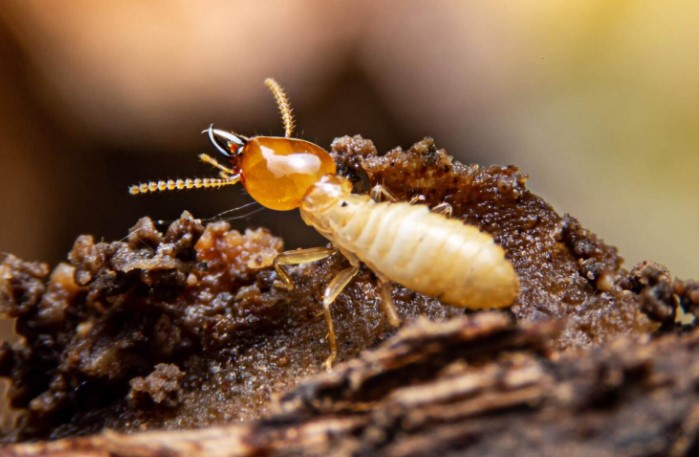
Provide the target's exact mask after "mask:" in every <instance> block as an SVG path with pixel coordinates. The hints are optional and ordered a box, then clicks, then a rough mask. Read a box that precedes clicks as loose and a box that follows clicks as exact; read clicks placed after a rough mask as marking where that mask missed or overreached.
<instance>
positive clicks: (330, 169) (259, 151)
mask: <svg viewBox="0 0 699 457" xmlns="http://www.w3.org/2000/svg"><path fill="white" fill-rule="evenodd" d="M265 84H266V85H267V87H269V89H270V90H271V91H272V94H273V95H274V98H275V99H276V100H277V104H278V105H279V110H280V112H281V114H282V120H283V122H284V132H285V136H284V137H275V136H254V137H250V138H248V137H245V136H243V135H239V134H236V133H231V132H226V131H225V130H220V129H215V128H214V127H213V125H211V126H209V128H208V129H207V130H204V132H202V133H206V134H208V136H209V139H210V140H211V143H212V144H213V145H214V147H215V148H216V149H217V150H218V151H219V152H220V153H221V154H223V155H224V156H226V157H227V158H228V159H229V160H230V162H231V166H230V167H226V166H224V165H221V164H220V163H218V161H216V160H215V159H213V158H212V157H210V156H209V155H207V154H201V155H200V156H199V158H200V159H201V160H202V161H203V162H206V163H208V164H209V165H212V166H213V167H215V168H216V169H218V170H219V172H220V173H219V176H220V177H218V178H189V179H176V180H175V179H170V180H166V181H165V180H163V181H150V182H146V183H143V184H137V185H134V186H131V187H130V188H129V192H130V193H131V194H133V195H137V194H145V193H149V192H157V191H165V190H176V189H212V188H218V187H223V186H230V185H234V184H236V183H238V182H242V183H243V186H245V190H247V191H248V193H249V194H250V196H251V197H252V198H254V199H255V200H257V202H258V203H260V204H261V205H263V206H266V207H267V208H271V209H276V210H279V211H285V210H290V209H295V208H298V207H299V206H301V203H302V201H303V198H304V197H305V196H306V194H307V193H309V192H310V191H311V189H312V188H313V186H314V185H315V184H316V183H317V182H318V181H319V180H320V179H321V178H322V177H324V176H326V175H335V173H336V172H337V170H336V167H335V162H334V161H333V159H332V157H330V154H328V152H327V151H325V150H324V149H323V148H321V147H320V146H318V145H315V144H313V143H311V142H308V141H304V140H300V139H298V138H291V134H292V133H293V128H294V119H293V116H292V113H291V106H290V104H289V100H288V99H287V97H286V94H285V93H284V91H283V90H282V88H281V86H279V84H278V83H277V82H276V81H274V80H273V79H267V80H265Z"/></svg>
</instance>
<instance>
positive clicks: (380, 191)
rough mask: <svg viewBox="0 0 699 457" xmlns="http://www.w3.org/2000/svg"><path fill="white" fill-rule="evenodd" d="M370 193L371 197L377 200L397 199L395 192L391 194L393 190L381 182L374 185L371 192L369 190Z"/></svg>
mask: <svg viewBox="0 0 699 457" xmlns="http://www.w3.org/2000/svg"><path fill="white" fill-rule="evenodd" d="M369 195H370V196H371V199H372V200H374V201H375V202H382V201H384V200H386V201H389V202H395V201H396V197H394V196H393V194H391V192H389V191H388V189H386V188H385V187H384V186H382V185H381V184H377V185H375V186H374V187H372V188H371V192H369Z"/></svg>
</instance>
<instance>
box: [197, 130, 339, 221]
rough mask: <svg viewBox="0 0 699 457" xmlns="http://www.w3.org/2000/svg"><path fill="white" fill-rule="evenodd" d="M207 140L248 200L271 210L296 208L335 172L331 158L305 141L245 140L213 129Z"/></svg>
mask: <svg viewBox="0 0 699 457" xmlns="http://www.w3.org/2000/svg"><path fill="white" fill-rule="evenodd" d="M209 137H210V138H211V141H212V143H213V144H214V146H216V148H217V149H218V150H219V151H220V152H221V153H223V154H225V155H227V156H229V157H230V159H231V163H232V165H233V169H234V170H235V171H237V172H238V173H239V174H240V180H241V181H242V183H243V186H245V190H247V191H248V193H249V194H250V196H251V197H252V198H254V199H255V200H257V202H258V203H260V204H261V205H263V206H266V207H268V208H271V209H275V210H279V211H285V210H290V209H295V208H298V207H299V206H301V202H302V200H303V198H304V196H305V195H306V194H307V193H308V191H309V190H310V189H311V187H313V185H314V184H315V183H316V182H318V181H319V180H320V179H321V178H322V177H323V176H325V175H334V174H335V172H336V169H335V162H334V161H333V159H332V157H330V154H328V153H327V151H325V150H324V149H323V148H321V147H320V146H317V145H315V144H313V143H311V142H308V141H304V140H299V139H297V138H285V137H273V136H257V137H252V138H245V137H242V136H239V135H235V134H233V133H229V132H225V131H222V130H218V129H213V128H210V129H209ZM221 140H223V141H225V147H224V145H223V144H221Z"/></svg>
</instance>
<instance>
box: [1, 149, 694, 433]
mask: <svg viewBox="0 0 699 457" xmlns="http://www.w3.org/2000/svg"><path fill="white" fill-rule="evenodd" d="M331 152H332V154H333V156H334V158H335V160H336V162H337V163H338V165H339V171H340V172H341V173H343V174H346V175H349V176H350V177H351V178H352V179H353V181H354V182H355V185H356V188H357V190H358V191H366V190H367V189H368V188H369V187H370V186H371V185H373V184H377V183H381V184H383V185H384V186H385V187H386V188H387V189H388V190H389V191H390V192H391V193H392V194H393V195H394V196H396V197H398V198H399V199H400V200H410V199H413V198H417V199H419V200H421V201H422V202H424V203H427V204H429V205H431V206H432V205H435V204H437V203H440V202H448V203H450V204H451V205H452V206H453V209H454V217H457V218H460V219H462V220H463V221H464V222H465V223H468V224H474V225H477V226H478V227H480V228H481V229H482V230H483V231H485V232H488V233H490V234H492V235H493V237H494V238H495V240H496V241H497V242H498V243H499V244H501V245H502V246H503V247H504V248H505V250H506V252H507V257H508V258H509V259H510V260H511V261H512V262H513V264H514V266H515V269H516V271H517V273H518V274H519V276H520V282H521V292H520V296H519V299H518V300H517V302H516V303H515V304H514V306H513V307H512V308H511V311H508V312H509V313H511V316H512V318H513V319H514V322H524V321H548V320H550V319H552V318H553V319H556V320H557V321H558V320H560V322H559V324H557V325H558V326H559V327H557V328H559V331H557V332H553V333H551V334H550V335H549V336H548V338H546V339H545V346H546V350H547V351H552V352H554V353H555V352H556V351H560V350H576V349H580V348H589V347H595V346H600V345H601V344H602V343H605V342H607V341H610V340H611V339H613V338H617V337H619V336H620V335H625V336H628V337H634V336H636V337H643V336H644V335H650V334H652V333H654V332H655V333H663V332H665V333H667V332H670V331H673V330H675V329H677V328H678V324H675V321H676V317H677V308H678V304H679V306H680V308H683V312H685V313H694V312H696V310H697V309H698V308H699V285H698V284H697V283H696V282H692V281H679V280H675V279H673V278H672V277H671V276H670V275H669V273H668V272H667V271H665V270H664V269H663V268H662V267H660V266H658V265H656V264H653V263H646V264H642V265H640V266H638V267H636V268H634V269H633V271H632V272H628V271H626V270H625V269H623V268H621V263H622V259H621V258H620V257H619V256H618V254H617V252H616V249H615V248H613V247H610V246H607V245H606V244H604V243H603V242H602V241H601V240H599V239H598V238H597V237H596V236H595V235H594V234H592V233H590V232H589V231H587V230H585V229H584V228H583V227H582V226H581V225H580V224H579V223H578V221H577V220H575V219H574V218H572V217H570V216H567V215H566V216H563V217H561V216H559V215H558V214H557V213H556V212H555V211H554V210H553V209H552V208H551V206H550V205H548V204H547V203H546V202H544V201H543V200H542V199H541V198H539V197H537V196H536V195H534V194H532V193H530V192H529V191H528V190H527V189H526V187H525V182H526V176H525V175H523V174H521V173H519V172H518V170H517V169H516V168H515V167H487V168H483V167H479V166H476V165H472V166H467V165H462V164H459V163H456V162H452V160H451V158H450V157H449V156H448V155H447V154H446V153H445V152H444V151H439V150H437V149H436V147H435V146H434V143H433V142H432V140H430V139H425V140H423V141H421V142H420V143H417V144H416V145H415V146H413V147H412V148H411V149H410V150H408V151H402V150H400V149H396V150H393V151H390V152H389V153H387V154H385V155H383V156H379V155H378V154H377V152H376V150H375V148H374V147H373V145H372V143H371V142H370V141H368V140H364V139H362V138H360V137H343V138H340V139H338V140H336V141H335V142H334V143H333V146H332V150H331ZM281 235H283V234H281ZM282 250H283V247H282V241H281V239H279V238H276V237H275V236H272V235H271V234H269V233H268V232H267V231H265V230H264V229H258V230H247V231H245V232H244V233H240V232H237V231H235V230H231V228H230V227H229V226H228V224H226V223H223V222H219V223H214V224H210V225H209V226H207V227H203V226H202V225H201V223H200V222H198V221H197V220H196V219H194V218H192V216H191V215H189V214H187V213H185V214H183V216H182V217H181V218H180V219H179V220H177V221H175V222H174V223H173V224H172V225H171V226H170V227H169V228H168V229H167V231H165V233H161V232H160V231H158V230H157V229H156V228H155V226H154V224H153V222H152V221H150V220H149V219H148V218H144V219H141V220H140V221H139V222H138V224H137V225H136V226H135V227H134V229H133V230H132V231H131V234H130V235H129V237H128V238H127V239H126V240H124V241H118V242H111V243H105V242H100V243H96V242H94V240H93V239H92V237H90V236H81V237H79V238H78V239H77V240H76V242H75V245H74V247H73V249H72V251H71V252H70V254H69V256H68V259H69V262H67V263H64V264H60V265H58V266H57V267H56V268H54V270H53V271H52V272H51V271H50V269H49V267H48V266H46V265H44V264H41V263H35V262H24V261H22V260H20V259H17V258H15V257H13V256H8V257H7V258H6V259H5V260H4V261H3V262H2V264H1V265H0V312H2V313H4V314H6V315H8V316H11V317H15V318H17V321H16V329H17V332H18V334H20V335H21V336H22V337H23V339H22V340H21V341H20V342H19V343H16V344H13V345H10V344H7V343H6V344H4V345H3V347H2V348H1V349H0V374H2V375H3V376H7V377H9V378H10V379H11V380H12V387H11V389H10V398H11V402H12V405H13V406H14V407H16V408H23V409H25V412H24V414H23V416H22V419H21V421H20V423H19V424H18V426H17V427H15V428H14V429H13V430H12V431H11V432H10V433H9V434H7V435H6V436H5V441H7V442H9V441H17V440H27V439H55V438H60V437H65V436H72V435H85V434H89V433H93V432H97V431H99V430H101V429H102V428H104V427H109V428H111V429H115V430H119V431H135V430H147V429H154V428H166V429H181V428H190V427H203V426H210V425H213V424H224V423H235V422H240V421H250V420H252V419H256V418H259V417H262V416H265V415H267V414H269V404H270V403H269V401H270V399H271V398H272V397H273V396H275V395H281V394H283V393H285V392H288V391H290V390H291V389H293V388H294V387H295V386H296V385H297V384H298V383H299V382H301V381H302V380H304V379H306V378H308V377H309V376H311V375H314V374H316V373H318V372H320V371H321V363H322V362H323V360H325V358H326V357H327V355H328V346H327V340H326V333H327V328H326V326H325V322H324V320H323V318H322V316H321V315H320V300H319V298H320V296H321V294H322V291H323V288H324V286H325V285H326V284H327V283H328V281H330V279H331V278H332V277H333V276H334V274H336V273H337V272H338V271H339V270H340V269H341V268H342V267H343V266H344V263H343V259H341V258H337V257H333V258H330V259H328V260H326V261H321V262H317V263H314V264H308V265H303V266H300V267H295V268H292V269H291V272H292V276H293V278H294V281H295V284H296V287H295V288H294V289H293V290H291V291H288V290H286V289H285V288H283V287H280V283H279V281H278V278H277V275H276V273H275V272H274V270H273V269H272V268H271V264H272V260H273V259H274V257H275V255H276V254H277V253H278V252H281V251H282ZM434 267H435V268H439V266H438V265H435V266H434ZM464 267H467V266H464ZM376 286H377V282H376V278H375V277H374V275H373V273H371V272H370V271H369V270H367V269H363V270H362V271H361V273H360V274H359V275H358V276H357V278H356V279H355V280H354V281H353V282H352V283H351V284H350V286H349V287H348V288H347V289H346V291H345V292H344V293H343V294H341V295H340V296H339V297H338V299H337V301H336V302H335V304H334V305H333V311H332V312H333V316H334V321H335V325H336V333H337V338H338V344H339V354H338V361H339V362H341V361H343V360H350V359H353V358H355V357H357V356H358V355H359V354H360V352H361V351H362V350H364V349H366V348H371V347H374V346H375V345H377V344H379V343H380V342H381V341H383V340H385V339H386V338H388V337H389V336H391V335H392V334H393V333H395V330H394V329H392V328H391V327H389V326H388V325H387V324H386V323H385V320H384V317H383V315H382V313H381V310H380V307H379V302H380V299H379V293H378V290H377V287H376ZM394 299H395V302H396V308H397V310H398V312H399V314H400V315H401V317H402V318H403V320H404V323H405V324H406V325H407V324H408V323H409V322H411V321H412V320H413V319H414V318H417V317H418V316H425V317H427V318H429V319H432V320H436V321H442V320H446V319H448V318H453V317H455V316H458V315H461V314H463V311H462V310H460V309H456V308H452V307H448V306H444V305H442V304H441V303H439V302H438V301H437V300H435V299H432V298H429V297H425V296H422V295H420V294H417V293H415V292H412V291H410V290H407V289H405V288H402V287H398V286H397V287H395V288H394ZM469 312H473V311H469Z"/></svg>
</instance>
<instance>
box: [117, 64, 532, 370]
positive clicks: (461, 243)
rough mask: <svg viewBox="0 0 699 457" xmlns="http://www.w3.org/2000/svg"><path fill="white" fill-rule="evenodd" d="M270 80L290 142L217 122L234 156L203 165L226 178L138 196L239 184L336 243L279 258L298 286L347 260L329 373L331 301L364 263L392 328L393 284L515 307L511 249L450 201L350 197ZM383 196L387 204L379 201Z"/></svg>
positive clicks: (338, 280) (462, 302)
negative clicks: (335, 259)
mask: <svg viewBox="0 0 699 457" xmlns="http://www.w3.org/2000/svg"><path fill="white" fill-rule="evenodd" d="M265 84H266V85H267V87H268V88H269V89H270V90H271V92H272V94H273V95H274V98H275V99H276V101H277V105H278V106H279V110H280V111H281V115H282V121H283V124H284V129H285V135H284V137H273V136H254V137H249V138H248V137H245V136H243V135H240V134H237V133H231V132H227V131H223V130H219V129H215V128H213V125H212V126H210V127H209V128H208V129H207V130H205V131H204V132H203V133H208V135H209V138H210V140H211V142H212V143H213V145H214V147H215V148H216V149H217V150H218V151H219V152H221V153H222V154H223V155H224V156H227V157H229V158H230V161H231V167H230V168H229V167H226V166H224V165H221V164H220V163H219V162H218V161H217V160H216V159H214V158H212V157H210V156H209V155H207V154H201V155H200V156H199V158H200V160H202V161H203V162H205V163H207V164H209V165H212V166H213V167H215V168H216V169H218V170H219V172H220V177H219V178H205V179H199V178H195V179H176V180H166V181H152V182H148V183H144V184H138V185H134V186H131V187H130V188H129V192H130V193H131V194H132V195H137V194H144V193H149V192H157V191H165V190H177V189H199V188H218V187H224V186H229V185H233V184H236V183H238V182H242V184H243V186H244V187H245V189H246V190H247V191H248V193H249V194H250V196H252V198H254V199H255V200H256V201H257V202H258V203H260V204H261V205H263V206H266V207H268V208H271V209H275V210H279V211H285V210H291V209H295V208H299V210H300V213H301V217H302V218H303V220H304V222H305V223H306V224H308V225H310V226H312V227H313V228H315V229H316V230H317V231H318V232H319V233H320V234H321V235H323V236H324V237H325V238H327V239H328V240H329V241H330V242H331V243H332V247H331V248H325V247H318V248H310V249H297V250H293V251H286V252H283V253H281V254H279V255H278V256H277V257H276V258H275V260H274V269H275V270H276V272H277V274H278V275H279V277H280V278H281V279H282V281H283V282H284V283H285V284H286V286H287V287H288V288H292V287H293V281H292V279H291V277H290V276H289V274H288V273H287V271H286V270H285V269H284V266H286V265H299V264H304V263H309V262H315V261H317V260H321V259H323V258H326V257H328V256H330V255H333V254H335V253H337V252H339V253H340V254H342V255H343V256H344V257H345V258H346V259H347V261H348V263H349V266H348V267H347V268H345V269H343V270H341V271H340V272H339V273H338V274H337V275H336V276H335V277H334V278H333V279H332V280H331V281H330V283H329V284H328V285H327V287H326V288H325V291H324V293H323V314H324V316H325V321H326V323H327V326H328V342H329V345H330V356H329V357H328V358H327V359H326V361H325V362H324V364H323V365H324V366H325V367H326V369H328V370H330V369H331V367H332V362H333V360H334V359H335V357H336V355H337V342H336V338H335V330H334V327H333V319H332V314H331V312H330V305H331V304H332V303H333V302H334V301H335V298H337V296H338V295H339V294H340V293H341V292H342V291H343V289H344V288H345V287H346V286H347V285H348V284H349V282H350V281H351V280H352V278H354V276H355V275H356V274H357V273H358V272H359V268H360V265H361V264H362V263H364V264H365V265H367V266H368V267H369V268H370V269H371V270H372V271H373V272H374V273H375V274H376V276H377V278H378V280H379V291H380V296H381V305H382V308H383V312H384V314H385V315H386V318H387V321H388V322H389V324H391V325H392V326H398V325H399V324H400V318H399V316H398V313H397V312H396V310H395V307H394V304H393V298H392V296H391V291H392V283H393V282H396V283H398V284H401V285H403V286H405V287H407V288H409V289H412V290H415V291H417V292H420V293H423V294H425V295H429V296H433V297H436V298H438V299H439V300H440V301H442V302H444V303H446V304H449V305H453V306H458V307H463V308H499V307H504V306H508V305H510V304H512V302H513V300H514V299H515V298H516V297H517V295H518V293H519V278H518V276H517V273H516V272H515V270H514V268H513V266H512V264H511V263H510V262H509V261H508V260H507V259H506V258H505V251H504V250H503V249H502V248H501V247H500V246H498V245H497V244H495V241H494V240H493V238H492V237H491V236H490V235H488V234H486V233H483V232H481V231H480V230H479V229H478V227H476V226H473V225H467V224H464V223H463V222H462V221H460V220H458V219H451V218H449V217H448V215H450V213H451V207H450V206H449V205H438V206H439V208H437V207H435V208H433V209H432V210H430V208H429V207H428V206H426V205H422V204H412V203H410V202H397V201H395V200H394V199H393V198H392V197H391V195H390V194H389V193H388V192H387V191H386V190H385V189H383V188H382V187H381V186H376V187H374V188H373V189H372V191H371V194H370V195H359V194H353V193H352V184H351V183H350V181H349V180H348V179H347V178H345V177H343V176H339V175H337V174H336V166H335V163H334V161H333V159H332V158H331V157H330V154H329V153H328V152H327V151H325V150H324V149H323V148H321V147H320V146H317V145H315V144H313V143H311V142H308V141H305V140H301V139H298V138H292V137H291V135H292V133H293V128H294V119H293V115H292V111H291V106H290V104H289V101H288V98H287V96H286V94H285V93H284V90H283V89H282V88H281V86H280V85H279V84H278V83H277V82H276V81H274V80H273V79H269V78H268V79H266V80H265ZM379 197H383V198H384V199H385V200H387V201H378V200H379V199H380V198H379Z"/></svg>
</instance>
